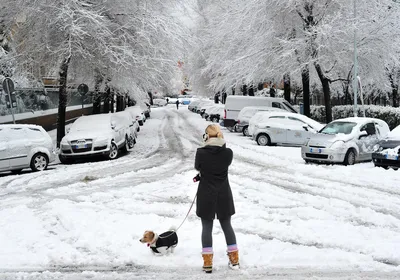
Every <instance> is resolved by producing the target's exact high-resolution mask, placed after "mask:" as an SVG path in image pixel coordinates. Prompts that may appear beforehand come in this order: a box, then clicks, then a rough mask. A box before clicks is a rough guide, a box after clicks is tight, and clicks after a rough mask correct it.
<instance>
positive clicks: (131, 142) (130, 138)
mask: <svg viewBox="0 0 400 280" xmlns="http://www.w3.org/2000/svg"><path fill="white" fill-rule="evenodd" d="M135 143H136V141H135V138H134V137H133V136H130V137H129V139H128V148H129V149H132V148H133V146H135Z"/></svg>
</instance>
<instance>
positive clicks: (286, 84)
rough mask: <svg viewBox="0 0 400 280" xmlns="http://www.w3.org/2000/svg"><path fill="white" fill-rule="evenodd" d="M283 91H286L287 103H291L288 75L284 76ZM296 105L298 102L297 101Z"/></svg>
mask: <svg viewBox="0 0 400 280" xmlns="http://www.w3.org/2000/svg"><path fill="white" fill-rule="evenodd" d="M283 91H284V94H283V95H284V97H285V99H286V101H287V102H289V103H290V74H288V73H286V74H285V75H283ZM295 104H296V101H295Z"/></svg>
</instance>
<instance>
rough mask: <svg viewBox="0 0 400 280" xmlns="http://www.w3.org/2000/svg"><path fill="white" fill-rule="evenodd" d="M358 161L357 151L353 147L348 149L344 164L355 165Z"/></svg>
mask: <svg viewBox="0 0 400 280" xmlns="http://www.w3.org/2000/svg"><path fill="white" fill-rule="evenodd" d="M355 163H356V153H355V152H354V150H353V149H350V150H348V151H347V153H346V156H345V158H344V165H354V164H355Z"/></svg>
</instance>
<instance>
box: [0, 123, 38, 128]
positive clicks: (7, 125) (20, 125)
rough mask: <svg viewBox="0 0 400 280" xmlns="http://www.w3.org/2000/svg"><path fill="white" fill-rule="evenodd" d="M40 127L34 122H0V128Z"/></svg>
mask: <svg viewBox="0 0 400 280" xmlns="http://www.w3.org/2000/svg"><path fill="white" fill-rule="evenodd" d="M22 127H28V128H42V127H41V126H40V125H36V124H0V128H22Z"/></svg>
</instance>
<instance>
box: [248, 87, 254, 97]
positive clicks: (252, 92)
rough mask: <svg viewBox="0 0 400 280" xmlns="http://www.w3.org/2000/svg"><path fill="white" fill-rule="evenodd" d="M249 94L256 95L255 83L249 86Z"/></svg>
mask: <svg viewBox="0 0 400 280" xmlns="http://www.w3.org/2000/svg"><path fill="white" fill-rule="evenodd" d="M249 96H254V88H253V85H251V86H249Z"/></svg>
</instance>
